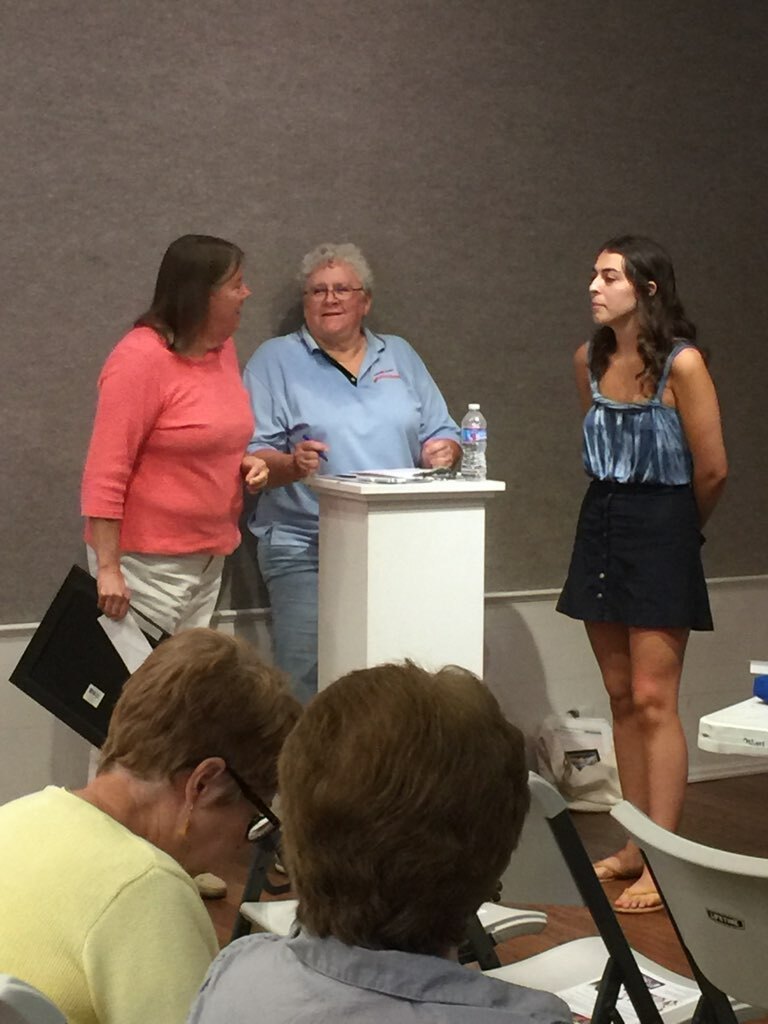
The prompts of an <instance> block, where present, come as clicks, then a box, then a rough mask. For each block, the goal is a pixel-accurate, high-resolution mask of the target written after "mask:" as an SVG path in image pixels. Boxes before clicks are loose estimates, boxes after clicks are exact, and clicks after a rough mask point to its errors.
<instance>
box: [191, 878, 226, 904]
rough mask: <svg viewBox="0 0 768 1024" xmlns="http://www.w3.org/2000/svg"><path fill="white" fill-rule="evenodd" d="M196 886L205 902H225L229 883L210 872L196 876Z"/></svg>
mask: <svg viewBox="0 0 768 1024" xmlns="http://www.w3.org/2000/svg"><path fill="white" fill-rule="evenodd" d="M195 885H196V886H197V891H198V892H199V893H200V895H201V896H202V897H203V899H204V900H223V899H224V897H225V896H226V895H227V883H226V882H225V881H224V879H223V878H219V876H218V875H212V874H211V873H210V871H205V872H204V873H203V874H202V875H195Z"/></svg>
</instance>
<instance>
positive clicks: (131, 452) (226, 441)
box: [82, 327, 254, 555]
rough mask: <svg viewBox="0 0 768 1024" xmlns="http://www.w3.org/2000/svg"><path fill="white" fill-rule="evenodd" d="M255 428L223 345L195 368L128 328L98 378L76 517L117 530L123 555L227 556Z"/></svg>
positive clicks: (143, 330) (230, 345)
mask: <svg viewBox="0 0 768 1024" xmlns="http://www.w3.org/2000/svg"><path fill="white" fill-rule="evenodd" d="M253 427H254V423H253V414H252V412H251V407H250V402H249V400H248V395H247V393H246V391H245V388H244V387H243V384H242V381H241V379H240V371H239V368H238V364H237V355H236V353H235V346H234V342H233V341H232V339H231V338H228V339H227V341H226V342H225V343H224V345H223V346H222V347H221V348H220V349H215V350H213V351H211V352H208V353H207V354H206V355H205V356H204V357H203V358H202V359H199V360H196V359H188V358H186V357H184V356H181V355H177V354H176V353H175V352H172V351H171V350H170V349H169V348H168V347H167V345H166V343H165V341H164V340H163V338H161V337H160V335H158V334H157V333H156V332H155V331H153V330H152V329H151V328H149V327H137V328H134V329H133V330H132V331H129V332H128V334H126V336H125V337H124V338H123V339H122V340H121V341H120V342H119V343H118V344H117V346H116V347H115V348H114V349H113V351H112V353H111V354H110V356H109V357H108V359H107V361H106V363H105V364H104V368H103V370H102V371H101V376H100V377H99V401H98V407H97V409H96V420H95V423H94V427H93V434H92V435H91V444H90V448H89V450H88V457H87V459H86V463H85V471H84V473H83V487H82V512H83V515H84V516H91V517H95V518H100V519H119V520H122V526H121V532H120V548H121V550H122V551H138V552H142V553H144V554H155V555H177V554H191V553H193V552H201V553H203V552H204V553H208V554H212V555H227V554H229V553H230V552H232V551H234V549H235V548H236V547H237V545H238V544H239V542H240V532H239V530H238V526H237V523H238V518H239V515H240V511H241V508H242V479H241V475H240V463H241V460H242V457H243V454H244V452H245V448H246V445H247V444H248V442H249V441H250V439H251V437H252V435H253ZM86 541H90V531H89V530H88V528H87V527H86Z"/></svg>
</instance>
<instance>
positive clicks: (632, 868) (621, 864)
mask: <svg viewBox="0 0 768 1024" xmlns="http://www.w3.org/2000/svg"><path fill="white" fill-rule="evenodd" d="M592 866H593V867H594V869H595V874H596V875H597V877H598V879H599V880H600V881H601V882H615V881H616V879H618V878H639V877H640V876H641V875H642V873H643V858H642V857H641V856H640V851H639V850H638V848H637V847H636V846H634V845H633V844H632V843H627V845H626V846H625V847H624V848H623V849H621V850H619V852H618V853H614V854H613V856H611V857H605V858H603V860H598V861H596V862H595V863H594V864H593V865H592Z"/></svg>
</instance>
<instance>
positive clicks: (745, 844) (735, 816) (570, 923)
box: [208, 775, 768, 976]
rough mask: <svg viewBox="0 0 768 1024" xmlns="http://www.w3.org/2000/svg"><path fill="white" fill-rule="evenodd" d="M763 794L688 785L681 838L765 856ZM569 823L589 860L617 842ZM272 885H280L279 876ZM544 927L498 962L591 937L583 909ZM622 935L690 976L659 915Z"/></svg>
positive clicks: (233, 888) (221, 925) (744, 782)
mask: <svg viewBox="0 0 768 1024" xmlns="http://www.w3.org/2000/svg"><path fill="white" fill-rule="evenodd" d="M766 795H768V775H749V776H743V777H740V778H735V779H722V780H717V781H714V782H697V783H691V784H690V785H689V786H688V792H687V794H686V803H685V810H684V814H683V822H682V826H681V829H680V831H681V833H682V835H684V836H686V837H687V838H689V839H694V840H696V841H697V842H700V843H705V844H707V845H709V846H714V847H718V848H720V849H723V850H732V851H734V852H736V853H746V854H751V855H752V856H758V857H765V856H768V816H765V815H764V814H763V808H764V806H765V802H766ZM574 820H575V822H576V826H577V828H578V830H579V832H580V834H581V837H582V839H583V841H584V845H585V846H586V848H587V850H588V851H589V854H590V856H591V858H592V859H593V860H596V859H598V858H600V857H604V856H606V855H608V854H610V853H612V852H614V850H616V849H617V848H618V847H619V846H620V845H621V844H622V842H623V839H622V832H621V828H620V826H619V825H618V824H617V823H616V822H615V821H614V820H613V819H612V818H611V817H610V815H608V814H575V815H574ZM246 868H247V864H246V863H245V862H244V863H243V864H242V865H241V866H240V868H239V870H238V872H237V874H236V876H235V877H233V878H231V879H228V882H229V893H228V896H227V899H226V900H220V901H217V902H211V903H209V904H208V908H209V911H210V913H211V917H212V919H213V923H214V926H215V927H216V931H217V934H218V936H219V941H220V942H221V943H222V944H224V943H226V942H227V941H228V939H229V935H230V932H231V929H232V925H233V922H234V919H235V914H236V912H237V906H238V904H239V901H240V895H241V893H242V886H243V881H244V879H245V872H246ZM273 879H274V881H276V882H279V881H281V877H280V876H279V875H275V876H273ZM623 884H625V883H621V882H615V883H609V884H607V885H606V892H607V893H608V895H609V896H610V897H612V898H613V897H615V896H618V895H619V893H620V892H621V889H622V886H623ZM543 909H546V911H547V915H548V919H549V923H548V925H547V927H546V929H545V930H544V932H542V933H541V935H538V936H528V937H524V938H519V939H514V940H512V941H510V942H507V943H504V944H502V945H501V946H499V948H498V953H499V958H500V960H501V962H502V963H510V962H512V961H514V960H518V959H521V958H524V957H526V956H530V955H532V954H533V953H538V952H540V951H541V950H544V949H549V948H551V947H552V946H556V945H559V944H560V943H562V942H566V941H568V940H569V939H573V938H578V937H580V936H582V935H594V934H596V930H595V928H594V926H593V925H592V921H591V918H590V917H589V913H588V912H587V910H586V909H584V908H566V907H550V906H548V907H546V908H543ZM619 920H620V921H621V924H622V927H623V928H624V931H625V934H626V936H627V938H628V940H629V942H630V945H632V946H633V947H634V948H635V949H637V950H638V951H639V952H641V953H644V954H645V955H646V956H649V957H651V958H652V959H653V960H656V961H657V962H658V963H660V964H663V965H664V966H665V967H668V968H670V969H672V970H674V971H677V972H678V973H680V974H685V975H688V976H690V971H689V970H688V965H687V963H686V961H685V959H684V957H683V954H682V952H681V950H680V947H679V945H678V943H677V939H676V937H675V934H674V932H673V930H672V926H671V925H670V923H669V919H668V918H667V915H666V913H665V912H663V911H662V912H659V913H656V914H639V915H627V914H623V915H619Z"/></svg>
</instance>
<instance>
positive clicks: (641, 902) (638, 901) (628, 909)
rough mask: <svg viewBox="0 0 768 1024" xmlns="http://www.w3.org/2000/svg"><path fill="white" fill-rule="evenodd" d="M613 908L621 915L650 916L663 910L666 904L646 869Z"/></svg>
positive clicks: (615, 902) (616, 901)
mask: <svg viewBox="0 0 768 1024" xmlns="http://www.w3.org/2000/svg"><path fill="white" fill-rule="evenodd" d="M613 906H614V909H615V910H616V912H617V913H619V914H650V913H652V912H653V911H654V910H661V909H662V908H663V906H664V904H663V903H662V900H661V896H659V894H658V892H657V890H656V885H655V884H654V881H653V879H652V878H651V875H650V873H649V871H648V869H647V868H646V869H645V870H644V871H643V873H642V874H641V875H640V877H639V878H638V880H637V881H636V882H634V883H633V884H632V885H630V886H627V888H626V889H625V890H624V892H623V893H622V894H621V896H619V898H618V899H617V900H615V901H614V904H613Z"/></svg>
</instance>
